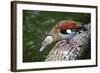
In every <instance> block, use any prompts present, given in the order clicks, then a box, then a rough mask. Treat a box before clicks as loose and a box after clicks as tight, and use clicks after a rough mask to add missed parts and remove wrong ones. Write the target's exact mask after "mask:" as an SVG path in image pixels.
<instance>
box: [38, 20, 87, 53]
mask: <svg viewBox="0 0 100 73" xmlns="http://www.w3.org/2000/svg"><path fill="white" fill-rule="evenodd" d="M86 30H87V28H86V27H85V26H84V25H83V24H82V23H80V22H77V21H73V20H62V21H59V22H58V23H57V24H56V25H55V26H54V27H53V28H52V29H51V31H50V32H49V33H48V35H47V36H46V37H45V39H44V40H43V42H42V45H41V48H40V49H39V51H40V52H42V51H43V50H44V49H45V47H46V46H47V45H49V44H51V43H52V42H57V41H60V40H66V41H67V42H68V41H69V40H70V39H71V38H73V37H75V36H76V35H77V34H80V33H81V32H82V31H86Z"/></svg>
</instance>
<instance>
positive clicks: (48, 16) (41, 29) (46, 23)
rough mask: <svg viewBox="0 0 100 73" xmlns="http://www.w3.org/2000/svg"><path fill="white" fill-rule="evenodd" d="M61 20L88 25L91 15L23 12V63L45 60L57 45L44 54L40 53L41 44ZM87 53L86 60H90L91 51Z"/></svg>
mask: <svg viewBox="0 0 100 73" xmlns="http://www.w3.org/2000/svg"><path fill="white" fill-rule="evenodd" d="M61 20H74V21H78V22H82V23H84V24H87V23H90V22H91V21H90V20H91V14H90V13H72V12H53V11H36V10H23V62H40V61H44V60H45V58H46V56H47V54H48V53H49V51H50V49H52V47H53V46H54V45H55V43H52V44H51V45H48V46H47V47H46V48H45V49H44V51H43V52H39V49H40V47H41V43H42V41H43V39H44V38H45V37H46V34H47V33H49V32H50V30H51V29H52V28H53V27H54V26H55V25H56V23H58V22H59V21H61ZM89 49H90V48H89ZM85 53H86V54H85V55H84V56H83V57H84V59H89V58H90V50H88V51H86V52H85Z"/></svg>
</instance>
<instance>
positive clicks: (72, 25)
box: [58, 21, 79, 30]
mask: <svg viewBox="0 0 100 73" xmlns="http://www.w3.org/2000/svg"><path fill="white" fill-rule="evenodd" d="M58 25H59V26H58V28H59V29H60V30H67V29H76V28H79V26H78V25H77V23H76V22H74V21H63V22H60V23H59V24H58Z"/></svg>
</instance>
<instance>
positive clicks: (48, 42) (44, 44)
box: [40, 36, 53, 52]
mask: <svg viewBox="0 0 100 73" xmlns="http://www.w3.org/2000/svg"><path fill="white" fill-rule="evenodd" d="M52 42H53V38H52V37H51V36H47V37H46V38H45V39H44V41H43V42H42V46H41V48H40V52H41V51H43V50H44V49H45V47H46V45H48V44H51V43H52Z"/></svg>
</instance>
